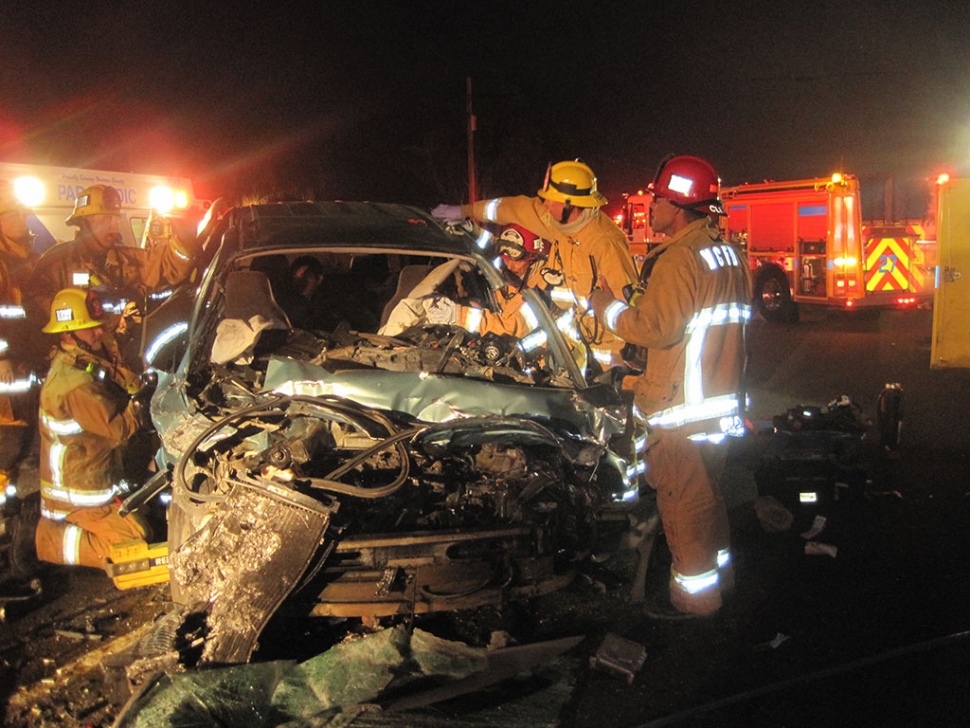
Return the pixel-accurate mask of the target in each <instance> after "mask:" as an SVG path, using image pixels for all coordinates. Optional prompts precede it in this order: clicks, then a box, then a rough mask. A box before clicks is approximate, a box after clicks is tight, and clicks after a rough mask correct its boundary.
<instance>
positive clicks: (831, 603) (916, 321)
mask: <svg viewBox="0 0 970 728" xmlns="http://www.w3.org/2000/svg"><path fill="white" fill-rule="evenodd" d="M931 329H932V313H931V312H930V311H905V312H904V311H884V312H881V313H877V312H856V313H855V314H853V315H844V314H824V313H811V312H808V313H805V314H803V317H802V321H801V322H799V323H797V324H790V325H769V324H766V323H765V322H763V321H761V320H760V319H759V320H756V321H755V322H754V323H753V325H752V326H751V328H750V339H749V344H750V352H751V361H750V368H749V396H750V401H751V404H752V407H751V418H752V420H753V421H755V422H757V423H761V424H767V423H770V422H771V421H772V419H773V418H774V417H775V416H776V415H782V414H784V413H786V412H787V411H788V410H789V409H791V408H794V407H796V406H797V405H802V406H805V407H819V408H826V407H828V405H829V404H830V403H831V402H833V401H834V400H836V399H838V398H839V397H841V396H843V395H845V396H846V397H848V399H849V401H851V402H852V403H853V405H852V408H853V410H854V411H856V412H857V413H858V415H859V418H860V419H861V420H866V419H869V420H873V421H875V420H876V409H877V402H878V396H879V393H880V391H881V390H882V388H883V386H884V385H885V384H886V383H888V382H894V383H899V384H900V385H901V386H902V390H903V397H904V400H903V403H904V404H903V412H904V425H903V430H902V438H901V447H900V452H899V457H898V458H895V457H892V458H891V457H887V456H886V453H885V452H884V451H883V449H882V448H881V446H880V443H879V442H878V439H877V438H875V437H874V432H873V430H874V428H870V429H869V430H867V431H866V436H865V438H863V439H862V440H861V443H862V445H861V449H860V451H859V457H858V459H857V461H856V464H855V466H854V467H853V468H852V469H851V472H850V473H849V474H848V475H847V476H846V478H843V479H844V480H850V479H852V478H855V477H856V476H859V475H860V474H861V481H860V482H859V483H858V487H856V486H855V485H853V486H852V487H851V488H842V489H841V490H842V491H846V492H847V491H849V490H851V491H852V494H853V495H855V496H858V497H856V498H848V497H843V498H842V499H841V500H840V502H839V503H838V504H835V505H833V506H831V507H827V508H824V509H822V510H820V511H819V514H820V515H824V516H825V519H826V520H825V524H824V527H823V528H822V530H821V531H820V532H818V533H817V534H815V535H814V536H810V537H806V536H804V535H802V533H803V531H804V528H805V527H806V525H805V524H806V523H808V522H810V521H811V520H812V517H813V516H814V515H816V513H815V512H812V511H802V512H798V508H794V507H793V509H792V510H793V511H795V513H794V514H793V515H794V516H795V523H794V524H793V526H792V527H791V528H789V529H787V530H783V531H774V530H772V528H777V525H776V526H774V527H773V526H772V524H777V523H778V521H777V516H778V514H779V511H777V510H774V511H771V510H770V509H767V510H766V509H765V505H766V504H767V503H768V501H766V500H765V499H764V498H763V497H762V496H760V495H759V492H758V483H759V482H761V481H763V480H764V478H763V477H762V476H763V474H764V472H765V470H764V467H765V464H766V462H769V456H770V454H771V453H772V452H773V450H772V447H773V443H776V442H777V441H776V440H774V436H773V434H771V433H770V432H769V431H768V430H765V431H764V432H762V433H761V434H757V435H752V436H750V437H747V438H744V439H743V440H739V441H736V442H734V443H733V444H732V446H731V447H732V450H731V459H730V465H729V471H728V476H727V478H726V479H725V483H724V490H725V495H726V498H727V500H728V504H729V507H730V514H731V519H732V531H733V539H734V556H735V564H736V573H737V586H736V588H735V589H734V590H733V592H731V593H730V595H729V596H728V597H727V600H726V603H725V606H724V608H723V609H722V610H721V612H720V613H719V614H718V615H717V616H715V617H712V618H708V619H700V620H689V621H667V620H658V619H655V618H651V617H648V616H647V615H646V614H645V613H644V611H643V608H642V606H641V605H640V604H639V603H637V602H635V601H631V599H630V581H631V580H632V576H633V573H634V570H635V566H636V560H635V558H633V554H632V552H626V553H625V555H623V556H621V557H618V558H615V559H613V560H610V561H607V562H605V563H603V564H601V565H600V566H601V569H599V570H593V571H591V572H590V573H589V574H587V575H586V576H585V577H584V578H582V579H580V580H578V581H577V582H576V583H575V584H574V585H573V586H572V587H570V588H569V589H568V590H567V591H566V592H565V593H560V594H557V595H554V596H552V597H549V598H545V599H542V600H539V602H538V603H537V604H535V605H533V609H532V611H531V612H530V613H529V614H527V615H526V616H524V617H523V620H522V621H523V623H524V625H525V627H524V628H523V629H524V630H525V631H528V634H529V637H530V638H532V639H536V640H544V639H554V638H560V637H564V636H571V635H581V636H582V637H583V641H582V642H581V643H580V644H579V645H578V646H577V647H576V648H575V649H574V650H572V651H571V652H570V653H569V654H568V655H566V656H565V657H564V658H563V659H561V660H559V661H557V662H556V663H555V664H552V665H549V666H548V667H547V669H544V670H540V671H535V672H534V673H532V674H531V675H530V676H529V678H528V679H525V678H522V677H521V676H520V677H519V678H518V679H517V680H512V681H505V682H504V683H499V684H496V685H493V686H492V687H490V688H488V689H486V690H482V691H480V692H478V693H476V694H473V695H466V696H464V697H462V698H460V699H454V700H451V701H447V702H444V703H438V704H436V705H434V706H431V707H426V708H422V709H420V710H418V711H414V712H408V713H394V714H392V713H365V714H361V715H360V716H358V717H357V718H356V719H355V720H354V721H353V722H352V724H353V725H355V726H356V725H368V726H371V725H373V726H376V725H395V726H405V725H407V726H416V725H427V726H436V725H442V726H443V725H445V724H449V725H476V726H483V725H503V726H531V725H556V726H569V727H574V728H587V727H589V728H593V727H595V728H601V727H602V726H604V725H609V726H611V727H613V728H624V727H626V726H661V725H673V726H733V725H744V726H791V727H800V726H822V725H824V726H869V725H873V726H875V725H879V726H887V725H920V726H937V725H939V726H950V725H959V724H963V723H965V722H966V718H965V715H966V709H967V707H968V704H970V700H968V697H967V696H968V689H967V687H968V686H967V675H968V674H970V642H968V636H970V632H968V631H970V609H968V607H970V569H968V568H967V564H968V562H970V539H968V538H967V534H968V529H967V523H968V522H970V469H968V453H970V447H968V442H967V440H968V435H967V433H968V428H967V426H966V420H967V417H968V415H970V370H936V369H931V368H930V366H929V363H930V341H931ZM759 512H760V515H759ZM771 514H774V516H775V519H774V520H773V519H772V517H771ZM809 541H812V542H813V543H815V544H818V545H817V546H813V547H808V550H809V551H813V552H812V553H808V552H807V547H806V544H807V543H808V542H809ZM668 566H669V555H668V553H667V551H666V548H665V544H664V542H663V539H662V537H661V538H660V539H658V541H657V543H656V545H655V547H654V549H653V559H652V562H651V569H650V571H649V573H648V579H647V596H648V598H652V597H653V596H655V595H656V594H659V593H661V592H662V590H663V588H664V582H665V580H666V569H667V568H668ZM165 598H166V594H165V590H164V588H163V587H153V588H146V589H139V590H132V591H128V592H118V591H116V590H115V589H114V588H113V587H112V586H111V583H110V582H109V581H108V580H107V578H106V577H104V575H102V574H99V573H96V572H93V571H89V570H84V569H78V570H74V571H59V572H57V574H56V578H55V580H54V581H50V580H48V582H45V594H44V596H43V597H42V598H40V599H38V600H35V601H33V602H31V603H29V605H26V604H25V605H23V606H17V605H13V604H11V605H8V607H9V608H8V612H7V619H6V620H5V621H4V622H3V623H0V629H2V632H0V650H2V651H0V699H2V700H3V701H4V702H5V703H6V724H7V725H18V726H41V725H63V726H85V725H104V726H106V725H110V724H111V723H112V721H113V720H114V718H115V716H117V714H118V712H119V709H118V708H117V707H116V706H113V705H111V704H110V702H109V701H108V700H107V699H106V696H105V694H104V684H103V679H102V673H101V669H100V667H99V661H100V658H101V657H103V656H104V655H105V654H109V653H111V652H112V651H114V650H116V649H118V648H119V647H121V646H124V645H125V644H126V643H128V642H130V641H131V640H132V639H133V637H134V636H137V635H138V634H139V633H140V632H139V630H143V629H145V625H146V624H148V623H149V622H150V621H151V620H152V619H154V618H155V617H157V616H158V615H159V614H161V613H162V612H163V611H164V609H165ZM608 635H615V636H617V637H620V638H622V639H624V640H627V641H629V644H630V645H632V646H634V647H636V648H640V649H642V650H643V652H644V654H645V659H644V661H643V664H642V666H641V667H639V668H636V669H631V670H630V679H629V680H627V679H625V677H624V675H623V674H616V673H615V672H613V673H611V672H609V671H605V670H603V669H600V668H601V667H602V664H601V663H600V664H597V665H596V666H593V665H592V664H591V662H590V658H591V657H594V656H595V655H596V653H597V650H598V649H599V648H600V647H601V646H602V645H603V643H604V640H605V639H606V638H607V636H608ZM594 662H595V660H594ZM250 723H251V724H252V725H256V724H257V723H256V722H253V721H250ZM201 724H206V723H201ZM210 724H212V725H216V724H217V723H215V722H213V723H210ZM224 724H231V723H224ZM270 724H272V723H265V725H270ZM320 725H329V723H327V724H324V723H320Z"/></svg>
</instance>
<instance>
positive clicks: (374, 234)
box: [227, 201, 473, 255]
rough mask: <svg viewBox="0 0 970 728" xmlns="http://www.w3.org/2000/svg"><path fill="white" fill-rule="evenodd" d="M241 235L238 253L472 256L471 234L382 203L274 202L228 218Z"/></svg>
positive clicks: (421, 212) (423, 213) (415, 210)
mask: <svg viewBox="0 0 970 728" xmlns="http://www.w3.org/2000/svg"><path fill="white" fill-rule="evenodd" d="M227 218H228V223H229V227H230V228H234V229H237V230H238V231H239V238H238V250H239V252H243V251H245V252H255V251H256V250H258V249H261V248H272V247H276V246H280V245H301V244H309V245H312V246H318V245H319V246H322V247H327V246H330V245H333V246H363V247H380V248H387V249H400V250H421V251H427V252H433V253H442V254H451V255H454V254H456V253H458V254H461V253H467V252H469V249H470V246H472V245H473V239H472V237H471V236H470V235H469V234H467V233H457V232H450V231H449V230H448V229H446V228H445V227H444V225H443V224H442V223H440V222H439V221H438V220H437V219H435V218H434V217H432V216H431V215H430V214H429V213H428V212H426V211H425V210H422V209H421V208H418V207H413V206H411V205H401V204H392V203H383V202H340V201H335V202H274V203H270V204H257V205H245V206H241V207H236V208H233V209H232V210H230V211H229V212H228V213H227Z"/></svg>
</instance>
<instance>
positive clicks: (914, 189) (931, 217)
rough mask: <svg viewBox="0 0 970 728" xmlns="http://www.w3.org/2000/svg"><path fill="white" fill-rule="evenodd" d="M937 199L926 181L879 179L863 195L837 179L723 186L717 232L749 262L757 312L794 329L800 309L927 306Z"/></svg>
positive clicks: (849, 179)
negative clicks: (721, 228)
mask: <svg viewBox="0 0 970 728" xmlns="http://www.w3.org/2000/svg"><path fill="white" fill-rule="evenodd" d="M904 182H905V181H904ZM867 184H869V183H868V182H867ZM935 190H936V185H934V184H933V183H931V182H929V181H928V180H919V182H918V183H913V182H910V184H908V186H907V185H905V184H903V183H901V182H900V181H898V180H893V179H884V180H881V184H872V185H870V186H868V187H866V190H865V191H864V190H863V185H861V184H860V181H859V180H858V179H857V178H856V177H854V176H851V175H842V174H834V175H832V177H831V178H815V179H804V180H793V181H784V182H763V183H758V184H743V185H740V186H737V187H722V188H721V199H722V200H723V201H724V207H725V211H726V212H727V216H726V217H725V218H723V220H722V224H723V225H724V228H725V229H724V233H725V237H727V238H728V239H729V240H731V241H732V242H734V243H736V244H737V245H739V246H740V247H742V248H743V249H744V250H746V252H747V254H748V259H749V261H750V265H751V269H752V283H753V292H754V303H755V306H756V307H757V308H758V310H759V311H760V312H761V314H762V316H763V317H764V318H765V319H766V320H768V321H794V320H797V317H798V306H799V305H801V304H805V305H819V306H834V307H838V308H841V309H853V308H860V307H864V306H893V307H910V306H917V305H920V304H925V305H930V304H931V303H932V301H933V294H934V288H935V270H936V213H935V198H936V192H935Z"/></svg>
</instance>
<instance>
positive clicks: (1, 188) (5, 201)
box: [0, 179, 29, 215]
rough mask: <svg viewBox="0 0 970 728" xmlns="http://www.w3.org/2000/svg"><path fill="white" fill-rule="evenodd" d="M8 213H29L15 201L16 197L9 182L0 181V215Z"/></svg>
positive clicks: (19, 202) (18, 201) (21, 204)
mask: <svg viewBox="0 0 970 728" xmlns="http://www.w3.org/2000/svg"><path fill="white" fill-rule="evenodd" d="M8 212H29V210H28V209H27V207H26V206H25V205H24V204H23V203H22V202H21V201H20V200H18V199H17V195H16V193H15V191H14V188H13V183H12V182H10V180H6V179H0V215H6V214H7V213H8Z"/></svg>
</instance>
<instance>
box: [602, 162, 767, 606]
mask: <svg viewBox="0 0 970 728" xmlns="http://www.w3.org/2000/svg"><path fill="white" fill-rule="evenodd" d="M718 189H719V188H718V177H717V173H716V172H715V170H714V167H712V166H711V164H710V163H709V162H707V161H706V160H704V159H701V158H700V157H693V156H673V157H670V158H668V159H666V160H665V161H664V162H662V163H661V165H660V168H659V170H658V172H657V175H656V177H655V178H654V181H653V184H652V186H651V192H652V193H653V201H652V203H651V205H650V226H651V228H652V229H653V230H655V231H657V232H660V233H664V234H665V235H666V236H667V237H666V240H665V241H664V243H663V244H661V245H660V246H658V247H657V248H655V249H654V250H653V251H652V255H651V258H652V260H653V264H652V265H653V267H652V272H651V274H650V278H649V280H648V281H646V284H645V288H644V291H643V294H642V295H641V296H640V297H638V298H637V299H636V301H635V303H634V304H633V305H630V304H628V303H627V302H626V301H624V300H617V297H616V296H615V295H614V292H613V291H612V290H611V287H610V285H609V284H608V282H606V281H601V282H600V285H601V290H597V291H595V292H594V293H593V296H592V306H593V309H594V311H595V312H596V316H597V318H598V319H599V320H600V322H601V323H602V324H603V325H604V326H605V327H606V328H607V329H608V330H610V331H612V332H615V333H616V334H617V335H618V336H619V337H620V338H622V339H623V340H624V341H628V342H630V343H633V344H636V345H638V346H642V347H645V348H646V349H647V352H648V353H647V359H646V368H645V370H644V372H643V374H642V375H641V376H640V377H639V378H638V379H637V381H636V383H635V385H634V415H635V417H636V419H637V421H638V422H639V423H640V424H641V426H643V427H644V428H645V429H646V433H647V437H646V438H645V439H644V443H645V445H644V447H645V453H644V460H645V462H646V479H647V482H648V483H649V484H650V486H651V487H653V488H654V489H655V490H656V491H657V507H658V509H659V511H660V516H661V519H662V522H663V528H664V532H665V534H666V537H667V542H668V544H669V546H670V552H671V555H672V557H673V564H672V566H671V575H670V580H669V584H670V603H669V604H664V605H660V606H659V607H656V609H657V611H655V612H652V613H653V614H654V615H661V614H662V616H674V615H676V616H687V615H690V616H693V615H708V614H713V613H715V612H717V610H718V609H720V607H721V591H722V589H723V588H725V587H729V586H731V585H732V584H733V580H734V573H733V569H732V567H731V564H730V550H729V548H730V529H729V525H728V519H727V510H726V508H725V505H724V501H723V498H722V496H721V494H720V491H719V480H720V477H721V475H722V473H723V470H724V465H725V460H726V452H725V448H726V443H725V438H726V437H727V436H729V435H738V434H741V432H742V431H743V427H742V420H741V414H742V409H743V405H744V402H743V401H742V394H741V392H742V383H741V378H742V373H743V369H744V361H745V350H744V328H745V325H746V323H747V321H748V320H749V319H750V316H751V305H750V303H751V285H750V280H749V272H748V265H747V262H746V260H745V258H744V254H743V253H742V252H741V251H740V250H738V249H737V248H735V247H734V246H733V245H731V243H729V242H728V241H726V240H724V239H723V238H722V237H721V235H720V232H719V230H718V228H717V225H716V224H715V222H714V220H713V219H712V218H713V217H716V216H718V215H723V214H724V209H723V207H722V205H721V201H720V200H719V198H718Z"/></svg>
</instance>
